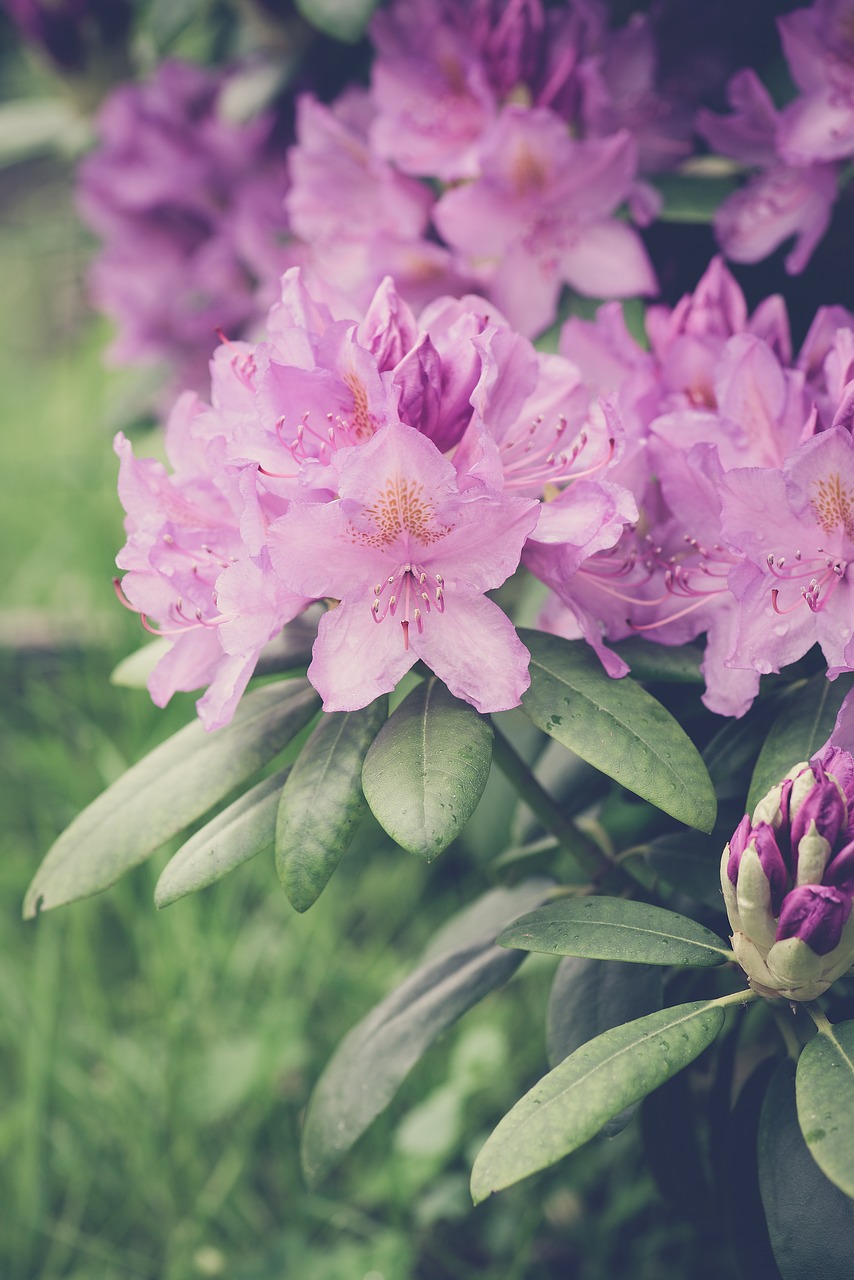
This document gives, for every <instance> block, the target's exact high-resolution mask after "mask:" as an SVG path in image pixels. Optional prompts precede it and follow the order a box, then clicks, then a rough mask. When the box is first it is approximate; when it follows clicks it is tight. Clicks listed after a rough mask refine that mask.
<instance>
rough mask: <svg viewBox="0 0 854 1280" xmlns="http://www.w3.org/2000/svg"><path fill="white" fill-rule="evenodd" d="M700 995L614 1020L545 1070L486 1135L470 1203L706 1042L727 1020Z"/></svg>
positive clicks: (573, 1140)
mask: <svg viewBox="0 0 854 1280" xmlns="http://www.w3.org/2000/svg"><path fill="white" fill-rule="evenodd" d="M724 1016H725V1015H724V1010H723V1009H722V1008H721V1007H720V1006H719V1005H717V1004H715V1002H714V1001H711V1000H697V1001H694V1002H693V1003H691V1004H682V1005H677V1006H676V1007H675V1008H672V1009H662V1010H660V1011H659V1012H657V1013H650V1014H648V1015H647V1016H646V1017H645V1018H639V1019H637V1021H635V1022H629V1023H626V1024H625V1025H624V1026H621V1027H614V1028H613V1029H612V1030H611V1031H606V1032H604V1034H603V1035H601V1036H598V1037H597V1038H596V1039H595V1040H591V1041H589V1043H587V1044H585V1045H583V1046H582V1047H581V1048H580V1049H577V1050H576V1051H575V1053H573V1054H571V1055H570V1057H568V1058H567V1059H566V1060H565V1061H564V1062H562V1063H560V1065H559V1066H557V1067H555V1068H554V1070H553V1071H550V1072H549V1074H548V1075H547V1076H544V1077H543V1079H542V1080H540V1081H539V1082H538V1083H537V1084H536V1085H534V1087H533V1089H531V1090H530V1092H529V1093H527V1094H526V1095H525V1096H524V1098H522V1099H521V1101H520V1102H517V1104H516V1106H515V1107H514V1108H513V1109H512V1111H510V1112H508V1114H507V1115H506V1116H505V1117H504V1119H503V1120H502V1121H501V1123H500V1124H499V1125H498V1127H497V1128H496V1129H495V1130H494V1131H493V1133H492V1134H491V1135H490V1137H489V1138H488V1139H487V1141H486V1144H485V1146H484V1147H483V1148H482V1150H481V1151H480V1154H479V1155H478V1157H477V1159H476V1160H475V1163H474V1168H473V1170H472V1181H471V1190H472V1197H473V1199H474V1202H475V1204H478V1203H479V1202H480V1201H481V1200H485V1199H486V1197H487V1196H488V1195H490V1194H491V1193H492V1192H494V1191H501V1190H503V1188H504V1187H509V1186H512V1185H513V1183H515V1182H519V1181H520V1180H521V1179H522V1178H527V1177H528V1176H529V1175H530V1174H532V1173H536V1172H537V1171H538V1170H540V1169H545V1168H547V1167H548V1166H549V1165H552V1164H555V1163H556V1161H558V1160H562V1159H563V1157H564V1156H566V1155H569V1153H570V1152H572V1151H575V1150H576V1149H577V1148H578V1147H580V1146H582V1145H583V1144H584V1143H585V1142H587V1141H589V1139H590V1138H592V1137H593V1136H594V1134H596V1133H598V1132H599V1130H600V1129H601V1128H602V1127H603V1125H604V1124H605V1123H606V1122H607V1121H608V1120H610V1119H611V1118H612V1116H616V1115H618V1114H619V1112H621V1111H622V1110H623V1109H624V1108H625V1107H628V1106H630V1105H631V1104H632V1103H633V1102H637V1101H638V1100H639V1099H640V1098H643V1097H645V1096H646V1095H647V1094H648V1093H651V1092H652V1090H653V1089H657V1088H658V1086H659V1085H660V1084H663V1083H664V1081H665V1080H669V1079H670V1077H671V1076H672V1075H675V1074H676V1072H677V1071H681V1070H682V1068H683V1067H687V1066H688V1064H689V1063H690V1062H693V1061H694V1059H695V1058H696V1057H697V1056H698V1054H700V1053H702V1051H703V1050H704V1049H705V1048H706V1047H707V1045H709V1044H711V1042H712V1041H713V1040H714V1038H715V1036H716V1035H717V1034H718V1032H719V1031H720V1029H721V1027H722V1026H723V1023H724Z"/></svg>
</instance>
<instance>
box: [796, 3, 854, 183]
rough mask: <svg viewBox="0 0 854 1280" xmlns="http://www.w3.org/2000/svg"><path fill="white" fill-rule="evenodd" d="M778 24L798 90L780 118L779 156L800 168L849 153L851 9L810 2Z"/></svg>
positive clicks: (852, 135)
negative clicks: (806, 6)
mask: <svg viewBox="0 0 854 1280" xmlns="http://www.w3.org/2000/svg"><path fill="white" fill-rule="evenodd" d="M778 26H779V30H780V38H781V40H782V43H783V52H784V53H785V55H786V61H787V62H788V64H789V70H790V72H791V74H792V79H793V80H794V81H795V84H796V85H797V87H798V89H799V90H800V94H799V95H798V97H796V98H795V100H794V101H793V102H792V103H790V104H789V106H788V107H786V108H785V110H784V111H783V113H782V116H781V119H780V128H779V146H780V152H781V154H782V155H783V156H784V157H785V158H786V159H787V160H789V161H790V162H791V163H793V164H800V165H803V164H809V163H811V162H813V161H816V160H819V161H821V160H842V159H844V158H845V157H847V156H851V155H854V5H852V4H851V0H815V3H813V4H812V5H810V7H809V8H807V9H797V10H796V11H795V12H794V13H789V14H786V15H785V17H782V18H780V19H779V21H778Z"/></svg>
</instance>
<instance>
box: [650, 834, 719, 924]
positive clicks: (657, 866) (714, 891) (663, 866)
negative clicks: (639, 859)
mask: <svg viewBox="0 0 854 1280" xmlns="http://www.w3.org/2000/svg"><path fill="white" fill-rule="evenodd" d="M735 825H736V824H735V823H734V824H733V827H735ZM722 848H723V842H722V843H721V846H720V847H717V846H713V845H712V842H711V841H710V840H709V837H708V836H701V835H695V834H694V833H693V832H692V831H680V832H671V833H669V834H668V835H666V836H659V837H657V838H656V839H655V840H650V841H649V842H648V843H647V844H645V845H644V846H643V857H644V860H645V862H646V864H647V866H648V867H649V868H650V870H652V871H654V872H655V874H656V876H658V877H659V878H660V879H661V880H663V881H664V883H665V884H667V885H670V887H671V888H673V889H676V890H678V891H679V893H684V894H685V895H686V896H687V897H689V898H693V899H694V901H695V902H701V903H702V904H703V906H705V907H712V908H713V909H716V910H718V911H721V910H723V898H722V896H721V874H720V868H721V851H722Z"/></svg>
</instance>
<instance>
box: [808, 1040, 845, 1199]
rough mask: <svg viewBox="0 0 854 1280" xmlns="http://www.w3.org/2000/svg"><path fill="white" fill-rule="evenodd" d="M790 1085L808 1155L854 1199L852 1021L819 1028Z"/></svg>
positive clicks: (831, 1179) (832, 1180)
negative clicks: (793, 1083) (792, 1089)
mask: <svg viewBox="0 0 854 1280" xmlns="http://www.w3.org/2000/svg"><path fill="white" fill-rule="evenodd" d="M795 1086H796V1097H797V1108H798V1121H799V1123H800V1126H801V1132H802V1133H803V1135H804V1141H805V1142H806V1144H807V1147H808V1148H809V1151H810V1155H811V1156H812V1158H813V1159H814V1160H815V1162H816V1164H817V1165H818V1166H819V1168H820V1169H821V1170H822V1172H823V1173H824V1174H825V1175H826V1177H828V1178H829V1179H830V1181H831V1182H833V1183H835V1185H836V1186H837V1187H839V1189H840V1190H841V1191H844V1192H845V1194H846V1195H847V1196H851V1197H852V1199H854V1141H852V1135H854V1021H852V1022H840V1023H837V1025H836V1026H834V1027H832V1026H830V1024H829V1023H828V1024H827V1027H826V1028H819V1033H818V1035H817V1036H815V1037H814V1038H813V1039H812V1040H810V1042H809V1044H807V1045H805V1046H804V1048H803V1050H802V1051H801V1056H800V1058H799V1059H798V1071H797V1075H796V1077H795Z"/></svg>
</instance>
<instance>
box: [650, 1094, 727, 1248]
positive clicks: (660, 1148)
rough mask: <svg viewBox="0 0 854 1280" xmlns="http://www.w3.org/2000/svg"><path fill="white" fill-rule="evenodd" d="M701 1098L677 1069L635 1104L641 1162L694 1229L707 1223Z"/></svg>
mask: <svg viewBox="0 0 854 1280" xmlns="http://www.w3.org/2000/svg"><path fill="white" fill-rule="evenodd" d="M704 1103H705V1099H703V1100H702V1101H701V1100H700V1099H698V1098H697V1097H696V1096H695V1091H694V1089H693V1088H692V1087H691V1081H690V1080H689V1078H688V1075H687V1073H677V1074H676V1075H675V1076H671V1078H670V1079H669V1080H665V1082H664V1084H663V1085H662V1086H661V1087H660V1088H659V1089H655V1090H654V1091H653V1092H652V1093H650V1094H647V1096H646V1097H645V1098H644V1100H643V1102H642V1103H641V1104H640V1109H641V1115H640V1128H641V1134H642V1136H643V1148H644V1154H645V1155H646V1161H647V1165H648V1167H649V1170H650V1172H651V1173H652V1176H653V1177H654V1178H655V1181H656V1185H657V1186H658V1189H659V1191H660V1192H661V1194H662V1195H663V1196H664V1197H665V1199H666V1200H667V1201H668V1202H669V1203H670V1204H671V1205H673V1207H674V1208H675V1209H676V1210H677V1212H678V1213H679V1216H680V1217H682V1218H687V1219H688V1221H689V1222H691V1223H692V1224H693V1225H694V1226H695V1227H696V1228H697V1229H699V1230H702V1229H703V1228H704V1227H705V1228H708V1227H710V1226H712V1225H713V1212H712V1204H713V1202H712V1197H711V1187H710V1185H709V1180H708V1176H707V1174H706V1169H705V1164H704V1160H703V1153H702V1150H701V1147H700V1141H699V1130H700V1124H701V1109H702V1108H703V1104H704Z"/></svg>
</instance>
